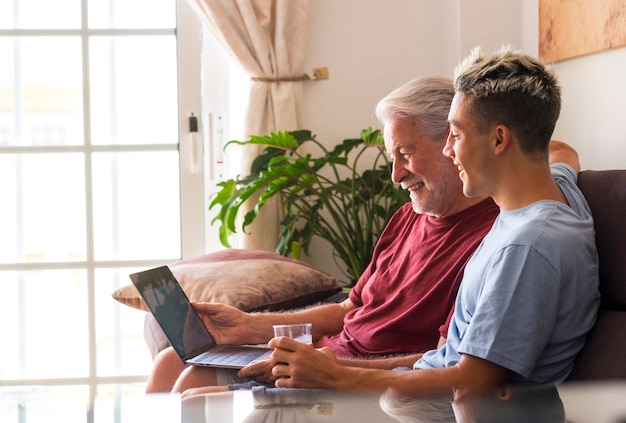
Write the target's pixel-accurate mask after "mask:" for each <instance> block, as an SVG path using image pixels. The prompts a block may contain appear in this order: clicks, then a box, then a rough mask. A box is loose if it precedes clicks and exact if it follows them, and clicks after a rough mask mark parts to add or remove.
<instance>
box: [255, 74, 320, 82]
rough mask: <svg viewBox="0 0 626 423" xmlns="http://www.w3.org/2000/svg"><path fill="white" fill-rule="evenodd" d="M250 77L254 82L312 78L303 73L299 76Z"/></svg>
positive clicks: (292, 80)
mask: <svg viewBox="0 0 626 423" xmlns="http://www.w3.org/2000/svg"><path fill="white" fill-rule="evenodd" d="M250 79H251V80H253V81H255V82H297V81H308V80H309V79H314V78H311V77H310V76H309V75H307V74H306V73H304V74H302V75H300V76H277V77H274V76H252V77H250Z"/></svg>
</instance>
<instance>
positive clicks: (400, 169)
mask: <svg viewBox="0 0 626 423" xmlns="http://www.w3.org/2000/svg"><path fill="white" fill-rule="evenodd" d="M406 174H407V171H406V168H405V165H404V164H403V163H399V161H398V160H394V162H393V164H392V165H391V180H392V181H393V183H394V184H399V183H400V182H402V180H403V179H404V177H405V176H406Z"/></svg>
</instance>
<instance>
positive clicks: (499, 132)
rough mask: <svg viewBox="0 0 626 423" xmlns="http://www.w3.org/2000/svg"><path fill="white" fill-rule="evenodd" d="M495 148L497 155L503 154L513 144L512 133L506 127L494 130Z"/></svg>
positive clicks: (498, 127) (500, 126)
mask: <svg viewBox="0 0 626 423" xmlns="http://www.w3.org/2000/svg"><path fill="white" fill-rule="evenodd" d="M493 137H494V138H493V148H494V153H495V154H502V153H503V152H504V151H506V149H507V148H509V145H510V143H511V131H509V128H507V127H506V126H504V125H498V126H496V127H495V128H494V130H493Z"/></svg>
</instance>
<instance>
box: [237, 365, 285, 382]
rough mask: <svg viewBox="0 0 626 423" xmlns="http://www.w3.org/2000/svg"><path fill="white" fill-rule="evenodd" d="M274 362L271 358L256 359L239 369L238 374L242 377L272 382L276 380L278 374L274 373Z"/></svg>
mask: <svg viewBox="0 0 626 423" xmlns="http://www.w3.org/2000/svg"><path fill="white" fill-rule="evenodd" d="M273 367H274V363H273V362H272V361H270V360H261V361H256V362H254V363H252V364H250V365H248V366H246V367H244V368H243V369H241V370H239V372H238V373H237V376H239V377H240V378H253V379H254V380H256V381H257V382H260V383H265V384H270V383H274V382H275V381H276V376H274V375H273V374H272V368H273Z"/></svg>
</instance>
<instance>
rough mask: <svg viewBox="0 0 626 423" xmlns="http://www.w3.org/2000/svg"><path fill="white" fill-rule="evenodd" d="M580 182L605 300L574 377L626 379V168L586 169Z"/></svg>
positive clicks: (594, 379) (585, 379)
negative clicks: (593, 230) (590, 216)
mask: <svg viewBox="0 0 626 423" xmlns="http://www.w3.org/2000/svg"><path fill="white" fill-rule="evenodd" d="M578 186H579V187H580V189H581V190H582V192H583V193H584V194H585V197H586V198H587V201H588V202H589V206H590V207H591V212H592V214H593V218H594V222H595V228H596V244H597V247H598V255H599V258H600V293H601V295H602V301H601V305H600V310H599V312H598V320H597V322H596V324H595V327H594V328H593V329H592V331H591V333H590V334H589V336H588V338H587V341H586V343H585V346H584V347H583V349H582V351H581V352H580V354H579V355H578V357H577V360H576V363H575V365H574V369H573V371H572V373H571V375H570V378H569V380H570V381H576V382H583V381H585V382H588V381H606V380H617V379H622V380H626V360H624V358H623V357H624V351H626V213H625V210H626V170H586V171H583V172H581V173H580V174H579V176H578Z"/></svg>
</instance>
